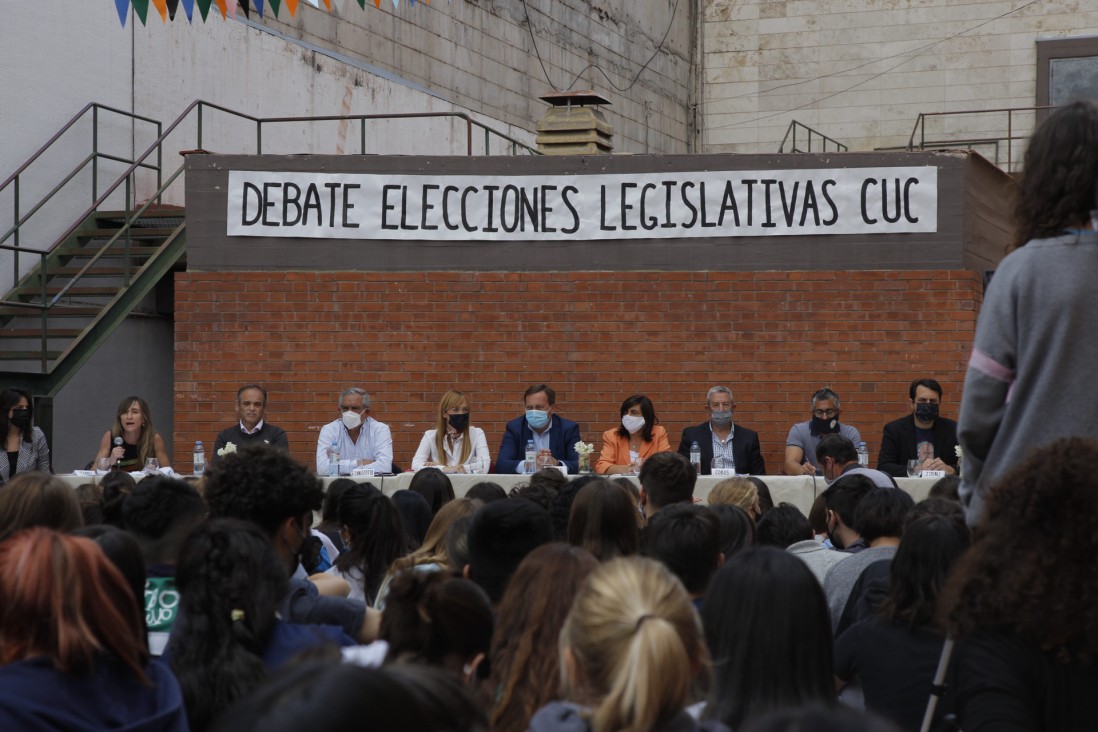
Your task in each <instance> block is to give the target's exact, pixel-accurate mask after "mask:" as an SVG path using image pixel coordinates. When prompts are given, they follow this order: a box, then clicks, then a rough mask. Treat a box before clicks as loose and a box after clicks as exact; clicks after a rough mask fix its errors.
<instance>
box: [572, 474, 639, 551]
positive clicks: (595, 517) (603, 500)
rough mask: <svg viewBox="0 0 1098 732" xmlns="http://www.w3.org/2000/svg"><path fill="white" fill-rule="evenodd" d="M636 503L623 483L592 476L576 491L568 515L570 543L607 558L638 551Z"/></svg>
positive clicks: (637, 513)
mask: <svg viewBox="0 0 1098 732" xmlns="http://www.w3.org/2000/svg"><path fill="white" fill-rule="evenodd" d="M638 515H640V514H639V512H638V511H637V506H636V504H634V503H633V498H632V496H630V495H629V493H628V492H626V490H625V489H624V488H622V487H621V486H620V485H616V484H614V483H611V482H610V481H608V480H593V481H591V482H590V483H588V484H587V485H585V486H584V487H583V488H581V489H580V492H579V493H577V494H576V500H575V501H574V502H573V503H572V512H571V514H570V515H569V517H568V543H569V544H571V545H572V546H578V547H581V548H583V549H586V550H587V551H589V552H590V553H591V554H592V555H594V557H595V559H598V560H599V561H600V562H605V561H606V560H607V559H613V558H614V557H624V556H628V555H630V554H637V553H638V552H639V551H640V532H639V531H638V529H637V516H638Z"/></svg>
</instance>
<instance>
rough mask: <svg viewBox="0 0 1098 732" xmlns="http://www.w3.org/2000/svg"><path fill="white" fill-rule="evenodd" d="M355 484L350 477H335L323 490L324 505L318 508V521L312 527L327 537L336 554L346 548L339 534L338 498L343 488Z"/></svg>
mask: <svg viewBox="0 0 1098 732" xmlns="http://www.w3.org/2000/svg"><path fill="white" fill-rule="evenodd" d="M356 485H359V484H358V483H356V482H355V481H353V480H351V479H350V478H336V479H335V480H333V481H332V482H331V483H329V484H328V490H327V491H325V492H324V505H323V507H322V508H321V509H320V523H319V524H317V525H316V527H315V528H314V532H316V531H319V532H320V533H322V534H324V536H326V537H328V541H330V542H332V546H334V547H335V549H336V554H337V555H339V554H341V553H342V552H343V551H344V550H345V549H346V548H347V547H346V546H345V545H344V544H343V537H342V536H340V534H341V533H342V528H343V527H342V525H341V524H340V523H339V499H340V498H341V497H342V496H343V492H344V491H345V490H347V489H348V488H353V487H354V486H356ZM333 559H334V558H333Z"/></svg>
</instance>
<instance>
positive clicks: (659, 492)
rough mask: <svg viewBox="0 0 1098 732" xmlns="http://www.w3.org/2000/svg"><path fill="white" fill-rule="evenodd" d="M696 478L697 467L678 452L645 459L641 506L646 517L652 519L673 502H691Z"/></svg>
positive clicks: (662, 453) (641, 480) (641, 479)
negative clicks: (695, 469)
mask: <svg viewBox="0 0 1098 732" xmlns="http://www.w3.org/2000/svg"><path fill="white" fill-rule="evenodd" d="M697 479H698V476H697V474H695V472H694V466H693V465H691V464H690V462H689V461H688V460H687V459H686V458H684V457H683V456H682V455H679V454H678V453H677V452H661V453H657V454H655V455H653V456H652V457H651V458H649V459H648V460H645V461H644V464H643V465H641V472H640V477H639V480H640V484H641V487H640V505H641V508H642V509H643V510H644V515H645V518H647V519H648V520H651V519H652V516H654V515H655V514H656V513H657V512H659V511H660V509H663V508H666V507H667V506H670V505H671V504H673V503H690V502H692V501H693V500H694V484H695V483H696V482H697ZM642 543H643V540H642Z"/></svg>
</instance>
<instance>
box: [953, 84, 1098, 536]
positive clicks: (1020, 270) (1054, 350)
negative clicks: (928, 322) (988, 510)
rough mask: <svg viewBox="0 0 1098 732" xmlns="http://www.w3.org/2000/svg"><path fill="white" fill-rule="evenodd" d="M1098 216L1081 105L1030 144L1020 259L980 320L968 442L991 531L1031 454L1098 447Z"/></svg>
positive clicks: (1093, 127) (1090, 139) (974, 504)
mask: <svg viewBox="0 0 1098 732" xmlns="http://www.w3.org/2000/svg"><path fill="white" fill-rule="evenodd" d="M1095 208H1098V105H1095V104H1094V103H1092V102H1075V103H1073V104H1068V105H1065V106H1063V107H1060V108H1059V109H1057V110H1056V111H1055V112H1053V113H1052V114H1051V115H1050V116H1049V118H1048V119H1047V120H1046V121H1045V122H1044V123H1043V124H1042V125H1041V126H1040V127H1038V128H1037V130H1036V131H1035V132H1034V133H1033V135H1032V137H1031V138H1030V142H1029V147H1028V148H1027V150H1026V155H1025V173H1024V175H1023V176H1022V180H1021V182H1020V184H1019V187H1018V198H1017V202H1016V206H1015V224H1016V240H1015V245H1016V249H1015V250H1014V251H1013V252H1011V253H1010V254H1009V255H1008V256H1007V257H1006V258H1005V259H1003V261H1002V262H1001V263H1000V264H999V268H998V270H997V271H996V272H995V277H994V279H993V280H992V281H991V284H990V285H989V286H988V288H987V292H986V294H985V295H984V302H983V306H982V307H981V309H980V319H979V322H978V323H977V326H976V340H975V342H974V343H973V347H972V356H971V358H970V359H969V362H968V371H967V373H966V374H965V387H964V398H963V400H962V402H961V418H960V423H959V433H958V437H959V441H960V447H961V450H962V453H961V487H960V495H961V499H962V500H963V501H964V503H965V506H966V514H967V520H968V522H969V524H972V525H974V524H977V523H979V522H980V521H981V518H982V514H983V511H984V501H985V499H986V497H987V494H988V491H989V490H990V489H991V486H992V484H993V483H994V482H995V480H996V478H997V477H999V476H1001V475H1003V474H1004V473H1005V472H1006V471H1007V470H1008V469H1009V468H1010V467H1011V466H1013V465H1015V464H1016V463H1018V462H1020V461H1021V460H1022V459H1023V458H1025V456H1026V453H1027V452H1029V451H1030V450H1031V449H1033V448H1037V447H1041V446H1043V445H1048V444H1050V443H1051V442H1053V441H1055V440H1057V439H1059V438H1061V437H1073V436H1074V437H1095V436H1098V420H1095V419H1094V402H1095V398H1096V397H1098V380H1096V379H1095V378H1094V366H1095V364H1096V363H1098V338H1095V337H1094V335H1095V332H1096V331H1095V328H1096V326H1095V324H1096V323H1098V298H1096V297H1095V296H1094V290H1095V282H1098V233H1096V232H1095V228H1098V224H1096V223H1095V212H1094V209H1095ZM1080 489H1081V490H1084V489H1086V487H1084V486H1080Z"/></svg>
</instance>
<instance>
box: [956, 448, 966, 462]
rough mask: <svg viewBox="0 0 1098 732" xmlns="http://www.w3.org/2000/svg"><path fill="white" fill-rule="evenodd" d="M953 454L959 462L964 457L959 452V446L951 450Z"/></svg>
mask: <svg viewBox="0 0 1098 732" xmlns="http://www.w3.org/2000/svg"><path fill="white" fill-rule="evenodd" d="M953 452H954V454H956V455H957V459H958V460H961V459H962V458H964V456H965V455H964V453H963V452H962V451H961V446H960V445H957V447H955V448H953Z"/></svg>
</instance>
